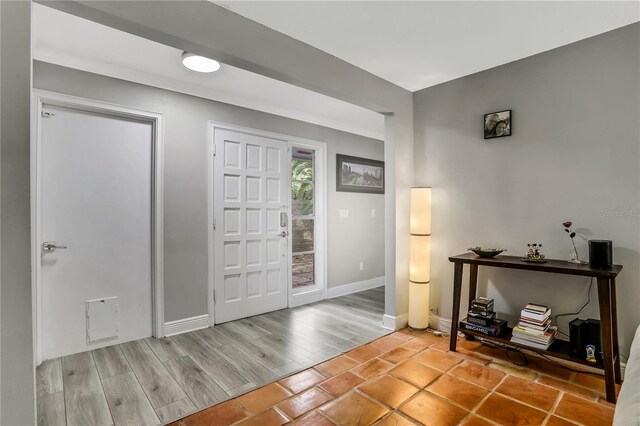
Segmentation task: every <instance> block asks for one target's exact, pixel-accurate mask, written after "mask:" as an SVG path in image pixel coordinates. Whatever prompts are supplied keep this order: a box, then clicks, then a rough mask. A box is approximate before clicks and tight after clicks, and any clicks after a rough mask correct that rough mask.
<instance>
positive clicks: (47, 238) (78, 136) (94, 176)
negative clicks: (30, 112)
mask: <svg viewBox="0 0 640 426" xmlns="http://www.w3.org/2000/svg"><path fill="white" fill-rule="evenodd" d="M39 121H40V131H39V147H40V148H39V156H40V158H39V161H38V163H39V166H38V170H39V179H38V185H39V188H38V192H39V194H40V196H39V209H38V211H39V216H40V227H39V230H40V231H39V233H38V237H37V239H38V241H37V244H38V252H39V258H40V259H39V260H40V262H41V265H40V287H41V290H40V293H41V294H40V301H39V304H40V306H41V307H40V309H39V312H40V313H39V315H40V319H39V322H40V324H41V336H40V339H41V345H42V346H41V350H42V358H43V359H50V358H55V357H58V356H61V355H68V354H72V353H76V352H82V351H86V350H88V349H93V348H96V347H100V346H106V345H110V344H114V343H119V342H123V341H128V340H134V339H140V338H144V337H148V336H151V332H152V303H151V292H152V281H151V280H152V274H151V271H152V257H151V249H152V233H151V232H152V196H151V194H152V185H153V179H152V169H153V163H152V158H153V131H154V129H153V125H152V124H151V123H148V122H141V121H136V120H132V119H127V118H121V117H118V116H111V115H104V114H101V113H94V112H87V111H80V110H75V109H68V108H64V107H58V106H53V105H46V104H45V105H43V113H42V118H40V120H39Z"/></svg>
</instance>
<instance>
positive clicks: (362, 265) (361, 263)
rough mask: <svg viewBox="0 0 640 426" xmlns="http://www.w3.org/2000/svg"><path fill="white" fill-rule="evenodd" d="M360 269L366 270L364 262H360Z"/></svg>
mask: <svg viewBox="0 0 640 426" xmlns="http://www.w3.org/2000/svg"><path fill="white" fill-rule="evenodd" d="M360 270H361V271H364V262H360Z"/></svg>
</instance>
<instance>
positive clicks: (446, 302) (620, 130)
mask: <svg viewBox="0 0 640 426" xmlns="http://www.w3.org/2000/svg"><path fill="white" fill-rule="evenodd" d="M639 55H640V24H634V25H631V26H628V27H624V28H622V29H619V30H616V31H612V32H609V33H606V34H603V35H600V36H597V37H593V38H591V39H587V40H583V41H580V42H578V43H575V44H572V45H568V46H564V47H561V48H558V49H555V50H552V51H549V52H545V53H542V54H539V55H536V56H533V57H530V58H527V59H524V60H520V61H517V62H514V63H510V64H507V65H504V66H501V67H497V68H494V69H491V70H488V71H484V72H481V73H478V74H474V75H471V76H468V77H464V78H461V79H458V80H455V81H451V82H448V83H445V84H442V85H439V86H435V87H432V88H428V89H425V90H422V91H420V92H416V93H415V94H414V108H415V112H414V123H415V125H414V128H415V135H414V136H415V139H414V140H415V153H416V155H415V173H416V179H415V180H416V184H428V185H430V186H433V188H434V190H433V252H432V287H431V306H432V307H438V308H439V310H440V315H441V316H444V317H450V316H451V299H452V296H451V293H452V286H451V282H452V279H453V277H452V276H453V266H452V264H451V263H450V262H449V261H448V260H447V256H450V255H453V254H458V253H462V252H464V251H465V250H466V248H467V247H471V246H473V245H485V246H500V247H504V248H506V249H508V250H509V252H508V254H512V255H521V254H524V252H525V251H526V248H527V247H526V243H531V242H538V243H542V244H543V247H544V250H543V252H544V253H545V254H546V255H547V256H548V257H550V258H560V259H567V258H568V256H569V249H570V240H569V238H568V236H567V234H566V233H565V232H564V231H563V228H562V225H561V223H562V222H563V221H565V220H568V219H570V220H573V221H574V223H575V224H576V226H577V228H578V229H577V231H578V234H579V236H577V237H576V240H577V241H576V244H577V246H578V251H579V252H580V254H581V256H582V257H585V258H586V257H587V256H588V249H587V242H586V240H587V239H592V238H608V239H612V240H613V242H614V247H615V252H614V261H615V262H616V263H619V264H622V265H624V270H623V271H622V274H621V275H620V277H619V279H618V283H617V284H618V287H617V288H618V313H619V319H620V337H621V350H622V351H623V352H625V353H628V350H629V345H630V342H631V339H632V337H633V331H634V330H635V328H636V327H637V326H638V323H640V309H638V306H640V285H638V284H639V283H638V281H639V278H640V276H639V269H640V253H639V252H640V232H639V231H640V218H639V209H640V128H639V117H640V106H639V105H640V59H639ZM509 108H511V109H513V135H512V136H510V137H506V138H501V139H493V140H486V141H485V140H483V137H482V120H483V114H485V113H488V112H493V111H500V110H503V109H509ZM464 279H465V280H467V275H466V274H465V277H464ZM480 282H481V283H483V284H481V285H480V289H479V291H480V294H483V293H486V294H488V295H489V296H490V297H494V298H495V299H496V307H497V310H498V311H499V312H500V313H501V314H502V316H504V317H509V316H510V315H511V318H513V315H516V314H518V313H519V310H520V309H522V307H523V306H524V304H526V303H527V302H538V303H544V304H548V305H549V306H550V307H551V308H552V314H556V313H561V312H574V311H575V310H576V309H577V308H579V307H580V306H581V305H582V304H583V303H584V301H585V300H586V291H587V287H588V285H589V280H588V279H587V278H571V277H569V278H568V277H561V276H548V275H540V274H536V273H526V272H519V271H497V270H491V271H486V270H483V268H481V273H480ZM466 283H467V281H465V288H464V289H463V291H466ZM486 283H488V284H486ZM463 294H465V293H463ZM596 294H597V292H596V291H595V284H594V289H593V290H592V294H591V295H592V301H591V304H590V305H589V306H588V308H587V309H585V310H584V311H583V314H582V315H581V317H582V318H586V317H596V316H597V312H598V310H597V306H598V304H597V296H596ZM569 319H570V318H569ZM561 324H562V327H561V328H562V329H563V330H565V331H566V330H567V326H566V324H567V320H561Z"/></svg>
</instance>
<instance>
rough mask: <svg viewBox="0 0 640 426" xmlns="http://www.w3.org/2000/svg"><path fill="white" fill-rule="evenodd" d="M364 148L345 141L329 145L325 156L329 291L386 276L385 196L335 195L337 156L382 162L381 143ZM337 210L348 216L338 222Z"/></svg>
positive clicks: (337, 193)
mask: <svg viewBox="0 0 640 426" xmlns="http://www.w3.org/2000/svg"><path fill="white" fill-rule="evenodd" d="M363 148H365V146H363V144H362V143H361V142H359V141H357V140H353V141H349V140H344V142H343V143H340V145H336V144H330V145H329V149H328V153H327V156H328V159H329V170H328V179H327V185H328V189H329V206H328V215H329V219H328V222H327V226H328V230H329V244H328V246H327V252H328V253H327V257H328V259H329V271H328V273H329V279H328V283H329V284H328V286H329V288H331V287H338V286H341V285H343V284H349V283H353V282H357V281H363V280H368V279H371V278H379V277H384V274H385V270H384V195H381V194H360V193H353V192H336V154H346V155H353V156H357V157H366V158H372V159H374V160H383V159H384V152H383V151H384V150H383V146H382V143H379V144H375V145H374V144H369V145H368V146H366V148H367V149H363ZM340 209H347V210H349V217H348V218H346V219H340V216H339V215H340ZM372 209H375V217H371V210H372ZM360 261H363V262H364V271H360V269H359V263H360Z"/></svg>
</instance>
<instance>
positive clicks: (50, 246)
mask: <svg viewBox="0 0 640 426" xmlns="http://www.w3.org/2000/svg"><path fill="white" fill-rule="evenodd" d="M66 248H67V246H59V245H57V244H56V243H55V241H45V242H44V243H42V250H43V251H56V250H57V249H66Z"/></svg>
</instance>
